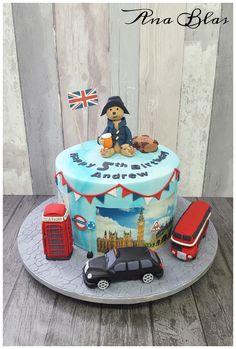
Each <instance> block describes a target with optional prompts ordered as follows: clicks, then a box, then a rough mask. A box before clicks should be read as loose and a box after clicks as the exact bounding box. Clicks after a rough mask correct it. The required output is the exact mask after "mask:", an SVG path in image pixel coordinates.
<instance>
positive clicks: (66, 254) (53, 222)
mask: <svg viewBox="0 0 236 349" xmlns="http://www.w3.org/2000/svg"><path fill="white" fill-rule="evenodd" d="M42 239H43V248H44V254H45V255H46V258H47V259H52V260H61V259H62V260H64V259H70V257H71V254H72V251H73V240H72V228H71V220H70V215H69V212H68V210H67V209H66V207H65V205H63V204H49V205H47V206H46V207H45V209H44V213H43V216H42Z"/></svg>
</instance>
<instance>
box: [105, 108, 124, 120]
mask: <svg viewBox="0 0 236 349" xmlns="http://www.w3.org/2000/svg"><path fill="white" fill-rule="evenodd" d="M106 115H107V118H108V119H109V120H111V121H119V120H121V119H122V118H123V115H124V110H123V109H121V108H120V107H116V106H115V107H111V108H109V109H107V112H106Z"/></svg>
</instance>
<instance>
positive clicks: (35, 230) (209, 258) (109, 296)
mask: <svg viewBox="0 0 236 349" xmlns="http://www.w3.org/2000/svg"><path fill="white" fill-rule="evenodd" d="M56 200H57V199H56V198H51V199H49V200H47V201H45V202H44V203H42V204H41V205H40V206H38V207H37V208H36V209H35V210H33V211H32V212H31V213H30V214H29V215H28V217H27V218H26V219H25V221H24V222H23V224H22V226H21V228H20V232H19V235H18V250H19V253H20V256H21V258H22V261H23V263H24V266H25V268H26V269H27V270H28V272H29V273H30V274H31V275H32V276H33V277H34V278H35V279H36V280H38V281H39V282H41V283H42V284H44V285H45V286H47V287H49V288H51V289H52V290H54V291H57V292H59V293H62V294H64V295H66V296H69V297H73V298H77V299H81V300H84V301H88V302H95V303H108V304H131V303H143V302H149V301H153V300H156V299H160V298H164V297H167V296H169V295H172V294H174V293H177V292H179V291H181V290H183V289H184V288H186V287H188V286H190V285H192V284H193V283H194V282H196V281H197V280H198V279H200V278H201V277H202V276H203V275H204V274H205V273H206V272H207V270H208V269H209V268H210V266H211V264H212V262H213V260H214V258H215V255H216V251H217V245H218V238H217V233H216V230H215V228H214V226H213V224H212V222H210V224H209V228H208V232H207V235H206V238H205V239H203V240H202V241H201V244H200V249H199V253H198V256H197V258H196V259H195V260H193V261H191V262H183V261H181V260H178V259H177V258H175V257H174V256H173V255H172V254H171V253H170V242H169V241H168V242H167V243H166V244H165V245H164V246H163V247H161V248H160V249H159V250H158V255H159V256H160V258H161V259H162V261H163V264H164V275H163V277H162V278H161V279H154V281H153V282H152V283H150V284H144V283H143V282H142V281H141V280H137V281H125V282H117V283H113V284H111V286H110V287H109V288H108V289H107V290H104V291H101V290H99V289H89V288H87V287H86V286H85V284H84V283H83V278H82V267H83V266H84V264H85V262H86V260H87V258H86V254H87V252H86V251H83V250H81V249H80V248H77V247H75V248H74V252H73V255H72V257H71V259H70V260H69V261H49V260H47V259H46V258H45V256H44V254H43V246H42V241H41V216H42V212H43V210H44V207H45V206H46V205H47V204H49V203H53V202H56ZM188 205H189V201H187V200H185V199H183V198H178V204H177V211H176V215H175V223H176V221H177V220H178V218H179V217H180V216H181V214H182V213H183V212H184V211H185V209H186V208H187V207H188Z"/></svg>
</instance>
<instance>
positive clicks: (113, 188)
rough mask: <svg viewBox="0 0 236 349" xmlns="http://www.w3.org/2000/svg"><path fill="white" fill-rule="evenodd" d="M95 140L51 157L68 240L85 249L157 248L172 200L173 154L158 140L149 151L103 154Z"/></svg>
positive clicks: (174, 182) (175, 182)
mask: <svg viewBox="0 0 236 349" xmlns="http://www.w3.org/2000/svg"><path fill="white" fill-rule="evenodd" d="M99 151H100V146H99V145H98V144H97V142H96V141H88V142H84V143H82V144H78V145H75V146H73V147H71V148H68V149H66V150H64V151H63V152H61V153H60V154H59V155H58V156H57V158H56V174H55V180H56V184H57V188H58V193H59V196H60V198H61V200H62V201H63V202H64V203H65V204H66V206H67V208H68V210H69V213H70V218H71V221H72V230H73V240H74V244H75V245H77V246H79V247H81V248H83V249H85V250H88V251H93V253H95V254H96V253H97V252H105V251H106V250H107V249H111V248H113V247H115V248H116V247H117V248H118V247H126V246H127V247H131V246H148V247H151V248H154V249H157V248H158V247H159V246H160V245H162V244H163V243H164V242H165V241H166V240H167V239H168V238H169V237H170V231H171V228H172V222H173V217H174V213H175V207H176V202H177V188H178V181H179V170H178V167H179V159H178V157H177V155H176V154H175V153H174V152H173V151H171V150H170V149H168V148H166V147H164V146H162V145H159V146H158V150H157V151H155V152H152V153H142V152H140V151H138V150H137V151H136V153H135V156H133V157H125V156H122V155H121V154H118V153H117V154H114V155H113V156H112V157H111V158H109V159H106V158H103V157H102V156H101V155H100V154H99Z"/></svg>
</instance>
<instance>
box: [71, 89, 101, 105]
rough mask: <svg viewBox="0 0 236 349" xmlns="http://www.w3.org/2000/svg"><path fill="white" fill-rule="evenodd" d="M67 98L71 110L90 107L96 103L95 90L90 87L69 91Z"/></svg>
mask: <svg viewBox="0 0 236 349" xmlns="http://www.w3.org/2000/svg"><path fill="white" fill-rule="evenodd" d="M68 99H69V104H70V108H71V109H72V110H75V109H80V108H85V107H90V106H92V105H96V104H98V96H97V91H96V90H95V89H92V88H88V89H87V90H80V91H76V92H69V93H68Z"/></svg>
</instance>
